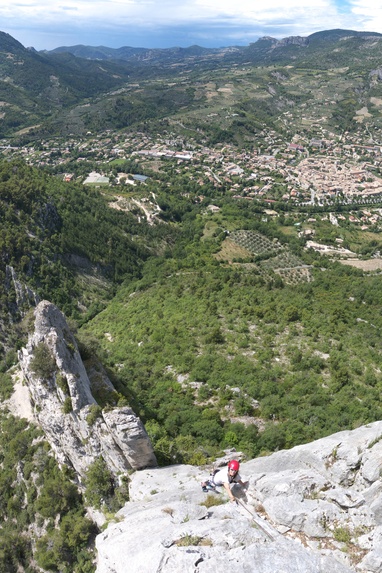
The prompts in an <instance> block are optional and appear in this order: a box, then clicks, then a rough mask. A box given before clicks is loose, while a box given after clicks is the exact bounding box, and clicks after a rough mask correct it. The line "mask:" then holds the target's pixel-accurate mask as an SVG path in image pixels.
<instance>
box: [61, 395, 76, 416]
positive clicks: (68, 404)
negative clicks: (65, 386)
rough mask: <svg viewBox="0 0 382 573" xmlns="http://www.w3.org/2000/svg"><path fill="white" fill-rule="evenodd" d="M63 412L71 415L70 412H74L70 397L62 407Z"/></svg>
mask: <svg viewBox="0 0 382 573" xmlns="http://www.w3.org/2000/svg"><path fill="white" fill-rule="evenodd" d="M62 411H63V412H64V414H70V412H73V405H72V399H71V397H70V396H67V397H66V398H65V401H64V405H63V407H62Z"/></svg>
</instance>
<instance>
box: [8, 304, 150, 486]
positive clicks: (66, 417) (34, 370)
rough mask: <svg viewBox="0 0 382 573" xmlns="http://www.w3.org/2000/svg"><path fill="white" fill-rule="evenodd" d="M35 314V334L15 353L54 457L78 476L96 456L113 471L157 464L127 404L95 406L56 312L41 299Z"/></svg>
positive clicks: (107, 389) (109, 388) (108, 389)
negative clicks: (103, 407)
mask: <svg viewBox="0 0 382 573" xmlns="http://www.w3.org/2000/svg"><path fill="white" fill-rule="evenodd" d="M34 314H35V324H34V326H35V329H34V333H33V334H31V335H30V336H29V339H28V343H27V345H26V347H25V348H23V349H22V350H21V351H20V352H19V361H20V366H21V369H22V372H23V376H24V380H25V382H26V384H27V386H28V389H29V392H30V396H31V399H32V404H33V406H34V414H35V417H36V420H37V421H38V423H39V424H40V425H41V427H42V428H43V430H44V432H45V435H46V438H47V440H48V441H49V442H50V444H51V446H52V448H53V450H54V452H55V454H56V457H57V459H58V461H59V462H60V463H66V464H70V465H72V466H73V467H74V469H75V470H76V472H77V473H78V475H79V476H80V477H81V476H83V475H84V474H85V472H86V470H87V468H88V467H89V465H90V464H91V463H92V462H93V461H95V460H96V459H97V457H99V456H102V457H103V458H104V460H105V461H106V463H107V465H108V467H109V469H110V470H111V471H112V472H113V473H114V474H115V475H117V474H119V473H123V472H126V471H127V470H129V469H141V468H147V467H154V466H156V465H157V463H156V459H155V455H154V453H153V449H152V446H151V443H150V440H149V438H148V435H147V433H146V431H145V429H144V427H143V424H142V423H141V421H140V420H139V418H137V416H136V415H135V414H134V412H133V411H132V410H131V408H129V407H127V406H123V407H107V408H105V409H104V410H102V409H101V408H100V407H99V406H98V404H97V401H96V399H95V398H94V396H93V393H92V385H91V382H90V380H89V376H88V374H87V371H86V369H85V366H84V363H83V361H82V359H81V357H80V354H79V351H78V347H77V344H76V341H75V339H74V337H73V335H72V333H71V331H70V329H69V327H68V324H67V322H66V320H65V317H64V315H63V314H62V313H61V312H60V310H59V309H58V308H57V307H56V306H54V305H53V304H51V303H49V302H47V301H42V302H40V303H39V304H38V306H37V307H36V309H35V313H34ZM36 357H37V358H36ZM99 384H100V382H99V380H98V388H97V390H98V392H99V391H100V388H99ZM101 384H102V386H103V387H102V393H103V394H104V395H105V393H109V394H110V395H112V394H113V393H114V394H116V391H115V389H114V387H113V385H112V383H111V382H110V380H108V379H107V378H106V376H105V375H103V376H102V382H101Z"/></svg>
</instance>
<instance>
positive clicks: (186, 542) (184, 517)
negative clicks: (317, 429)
mask: <svg viewBox="0 0 382 573" xmlns="http://www.w3.org/2000/svg"><path fill="white" fill-rule="evenodd" d="M381 467H382V422H375V423H373V424H370V425H368V426H364V427H361V428H358V429H356V430H353V431H346V432H340V433H337V434H334V435H332V436H330V437H327V438H323V439H320V440H317V441H315V442H313V443H311V444H306V445H302V446H298V447H295V448H293V449H291V450H285V451H280V452H277V453H275V454H272V455H270V456H267V457H262V458H258V459H254V460H252V461H249V462H246V463H243V464H242V466H241V473H242V475H243V478H245V479H249V480H250V481H249V486H248V488H247V489H246V490H242V489H241V488H239V487H238V488H237V491H236V496H237V498H238V500H239V503H238V504H234V503H229V502H227V503H223V504H222V505H218V506H211V507H206V505H205V502H206V498H207V494H205V493H203V492H202V491H201V488H200V481H201V480H202V479H203V478H206V477H207V475H206V474H207V473H208V472H205V471H204V472H203V471H202V470H201V469H200V468H195V467H192V466H171V467H167V468H160V469H152V470H144V471H141V472H136V473H135V474H134V475H133V476H132V480H131V483H130V501H129V502H128V503H127V504H126V505H125V507H124V508H123V509H122V510H121V511H120V512H119V514H118V519H119V521H118V523H114V524H111V525H109V526H108V528H107V529H106V530H105V531H104V532H103V533H101V534H100V535H99V536H98V537H97V540H96V545H97V550H98V565H97V573H124V572H125V571H126V558H127V556H128V563H129V570H131V571H139V572H140V573H154V572H155V573H159V572H161V573H178V572H179V571H182V572H183V573H191V572H192V573H203V572H206V573H207V572H208V573H214V572H216V573H218V572H219V573H220V571H222V570H226V569H232V568H233V567H234V569H235V571H243V572H248V573H249V572H252V571H256V573H275V572H277V573H328V572H330V573H351V572H353V573H354V572H357V573H380V572H381V571H382V544H381V540H382V481H381V479H380V472H381ZM209 495H210V496H211V495H215V497H218V498H221V500H222V501H227V499H228V498H227V497H226V495H225V494H224V492H222V493H220V494H209ZM207 505H208V504H207Z"/></svg>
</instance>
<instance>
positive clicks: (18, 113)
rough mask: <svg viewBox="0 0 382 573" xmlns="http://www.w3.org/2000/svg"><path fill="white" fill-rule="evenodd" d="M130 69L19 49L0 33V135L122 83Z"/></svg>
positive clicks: (16, 43)
mask: <svg viewBox="0 0 382 573" xmlns="http://www.w3.org/2000/svg"><path fill="white" fill-rule="evenodd" d="M130 72H131V70H130V69H129V68H128V67H127V66H126V64H124V63H119V64H117V63H115V62H104V63H103V64H102V66H100V64H99V63H98V62H96V61H94V60H85V59H80V58H76V57H75V56H73V55H72V54H70V53H62V54H44V53H38V52H36V51H35V50H33V49H27V48H24V46H23V45H22V44H20V42H18V41H16V40H15V39H14V38H12V37H11V36H10V35H9V34H5V33H4V32H0V101H2V102H3V105H2V113H3V117H2V122H1V126H0V137H1V136H3V137H4V136H5V135H7V134H8V133H10V132H13V131H14V130H16V129H20V128H23V127H25V126H28V125H33V124H34V123H39V122H41V120H43V119H46V118H47V117H50V116H51V115H52V113H54V112H55V111H56V110H58V109H61V108H65V107H68V106H71V105H73V104H76V103H78V102H80V101H83V99H85V98H89V97H93V96H95V95H97V94H99V93H101V92H105V91H107V90H110V89H114V88H117V87H119V86H120V85H122V84H124V83H125V82H126V81H127V80H128V78H129V73H130Z"/></svg>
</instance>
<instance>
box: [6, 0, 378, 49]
mask: <svg viewBox="0 0 382 573" xmlns="http://www.w3.org/2000/svg"><path fill="white" fill-rule="evenodd" d="M375 4H376V2H375V0H266V1H263V2H259V0H183V1H182V0H12V1H10V0H1V5H0V31H2V32H6V33H8V34H10V35H11V36H13V38H15V39H16V40H18V41H19V42H21V44H23V46H25V47H31V46H32V47H34V48H35V49H36V50H45V49H46V50H52V49H54V48H57V47H59V46H74V45H77V44H84V45H87V46H107V47H110V48H120V47H122V46H132V47H142V48H170V47H174V46H179V47H188V46H192V45H195V44H197V45H199V46H203V47H207V48H219V47H223V46H246V45H248V44H250V43H251V42H256V40H258V39H259V38H260V37H262V36H272V37H273V38H277V39H281V38H285V37H287V36H304V37H306V36H308V35H309V34H312V33H314V32H319V31H322V30H332V29H335V28H341V29H343V30H357V31H368V32H379V33H382V4H379V3H378V2H377V6H375ZM378 4H379V6H378Z"/></svg>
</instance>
